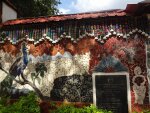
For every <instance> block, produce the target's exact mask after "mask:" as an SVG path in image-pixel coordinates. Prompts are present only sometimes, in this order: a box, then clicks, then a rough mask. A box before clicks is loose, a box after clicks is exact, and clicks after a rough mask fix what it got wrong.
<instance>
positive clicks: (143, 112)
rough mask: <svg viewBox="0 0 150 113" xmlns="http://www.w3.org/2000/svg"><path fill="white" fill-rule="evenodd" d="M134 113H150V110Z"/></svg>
mask: <svg viewBox="0 0 150 113" xmlns="http://www.w3.org/2000/svg"><path fill="white" fill-rule="evenodd" d="M133 113H150V110H143V111H142V112H133Z"/></svg>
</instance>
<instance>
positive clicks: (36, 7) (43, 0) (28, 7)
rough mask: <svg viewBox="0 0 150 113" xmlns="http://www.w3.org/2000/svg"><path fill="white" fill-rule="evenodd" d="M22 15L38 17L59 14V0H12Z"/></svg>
mask: <svg viewBox="0 0 150 113" xmlns="http://www.w3.org/2000/svg"><path fill="white" fill-rule="evenodd" d="M11 2H12V3H13V4H14V5H15V6H16V8H17V10H18V11H19V15H20V17H38V16H47V15H55V14H58V12H59V11H58V9H57V6H58V5H59V4H60V1H59V0H11Z"/></svg>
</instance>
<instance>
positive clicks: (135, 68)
mask: <svg viewBox="0 0 150 113" xmlns="http://www.w3.org/2000/svg"><path fill="white" fill-rule="evenodd" d="M26 43H27V46H28V49H29V53H28V54H25V53H24V54H23V53H21V52H20V50H23V49H22V45H21V44H22V43H21V42H19V43H18V44H17V45H12V44H11V43H10V42H9V41H8V42H5V43H3V44H2V45H1V46H0V50H1V52H0V58H1V59H0V62H1V64H2V67H3V68H4V69H5V70H8V71H9V70H10V69H11V67H12V65H14V62H16V61H17V59H18V58H20V57H21V58H23V59H24V55H26V56H27V59H28V62H27V66H26V67H25V68H23V69H24V70H23V73H24V74H25V75H26V77H27V78H28V79H29V80H30V81H32V82H34V83H35V84H36V85H37V86H38V88H39V89H40V90H41V92H42V93H43V94H44V95H45V96H48V97H51V99H52V100H57V101H59V100H64V99H67V100H69V101H82V102H92V78H91V75H92V72H95V71H97V72H122V71H126V72H129V75H130V85H131V101H132V104H138V105H142V104H147V103H148V102H149V96H148V80H147V69H146V48H145V36H144V35H143V34H142V33H138V32H135V33H133V34H132V35H131V36H130V38H122V37H120V38H119V37H117V36H115V35H114V36H113V35H112V36H111V37H109V38H107V40H105V42H104V44H100V43H99V42H98V41H97V40H96V39H95V37H89V36H88V37H84V38H82V39H81V40H80V41H78V43H73V42H72V41H71V39H64V40H61V41H59V43H56V44H52V43H50V42H49V41H48V40H46V39H45V40H43V41H41V42H40V43H39V44H38V45H34V44H33V43H31V42H28V41H27V42H26ZM19 66H20V65H19ZM36 74H40V76H39V77H37V78H35V76H33V75H36ZM0 75H1V76H0V82H1V86H3V84H4V81H6V79H7V75H6V74H5V73H4V72H3V71H0ZM15 77H16V78H18V79H19V77H18V76H15ZM7 81H8V80H7ZM10 88H11V92H12V93H15V91H18V90H19V92H21V91H26V90H28V89H30V90H32V88H31V87H29V86H28V85H25V86H21V85H19V84H17V83H16V82H14V81H13V82H12V83H11V87H10ZM141 92H142V93H141Z"/></svg>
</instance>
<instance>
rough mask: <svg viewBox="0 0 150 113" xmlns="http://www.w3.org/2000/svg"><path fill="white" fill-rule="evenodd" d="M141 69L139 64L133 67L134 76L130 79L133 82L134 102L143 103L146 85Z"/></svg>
mask: <svg viewBox="0 0 150 113" xmlns="http://www.w3.org/2000/svg"><path fill="white" fill-rule="evenodd" d="M141 73H142V71H141V68H140V67H139V66H136V67H135V68H134V74H135V76H134V77H133V79H132V82H133V91H134V94H135V104H143V101H144V98H145V93H146V86H145V82H146V79H145V77H144V76H143V75H141Z"/></svg>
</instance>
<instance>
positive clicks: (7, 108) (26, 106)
mask: <svg viewBox="0 0 150 113" xmlns="http://www.w3.org/2000/svg"><path fill="white" fill-rule="evenodd" d="M0 113H40V107H39V105H38V103H37V96H35V94H34V93H30V94H29V95H28V96H26V97H25V96H22V97H20V99H19V100H18V101H17V102H15V103H14V104H8V103H7V100H3V99H1V100H0Z"/></svg>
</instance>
